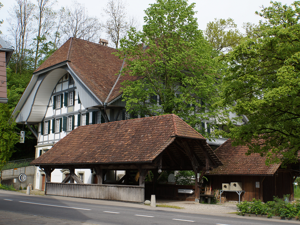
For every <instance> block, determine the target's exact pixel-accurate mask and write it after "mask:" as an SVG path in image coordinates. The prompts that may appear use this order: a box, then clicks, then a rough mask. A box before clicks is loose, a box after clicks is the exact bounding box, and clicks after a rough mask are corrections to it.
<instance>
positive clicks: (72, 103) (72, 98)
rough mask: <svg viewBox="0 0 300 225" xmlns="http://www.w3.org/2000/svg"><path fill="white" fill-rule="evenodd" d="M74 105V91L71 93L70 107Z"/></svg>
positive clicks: (69, 98)
mask: <svg viewBox="0 0 300 225" xmlns="http://www.w3.org/2000/svg"><path fill="white" fill-rule="evenodd" d="M72 105H74V91H72V92H69V97H68V106H72Z"/></svg>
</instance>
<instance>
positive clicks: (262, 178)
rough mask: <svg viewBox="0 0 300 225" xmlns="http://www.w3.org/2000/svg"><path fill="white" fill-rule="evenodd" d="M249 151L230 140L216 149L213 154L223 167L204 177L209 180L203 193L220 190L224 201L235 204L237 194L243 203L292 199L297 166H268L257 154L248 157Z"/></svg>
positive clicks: (297, 171) (297, 172)
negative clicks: (256, 200)
mask: <svg viewBox="0 0 300 225" xmlns="http://www.w3.org/2000/svg"><path fill="white" fill-rule="evenodd" d="M248 150H249V148H248V147H247V146H236V147H234V146H232V141H231V140H230V139H229V140H227V141H226V142H225V143H224V144H223V145H221V146H220V147H219V148H217V149H216V150H215V153H216V155H217V156H218V158H219V159H220V160H221V162H222V163H223V165H222V166H219V167H218V168H216V169H214V170H212V171H210V172H209V174H208V173H207V174H206V175H205V176H207V177H208V180H209V182H208V184H207V187H206V191H214V190H218V191H219V190H221V191H220V192H223V193H222V195H221V196H222V197H224V199H223V200H227V201H238V200H239V194H238V193H240V197H241V200H242V201H244V200H247V201H252V199H254V198H255V199H260V200H262V201H264V202H267V201H272V200H273V197H274V196H277V197H279V198H283V197H284V195H290V199H294V188H293V183H294V180H295V178H296V177H297V176H299V172H300V170H299V164H292V165H286V167H283V166H282V164H271V165H270V166H267V165H266V164H265V160H266V158H265V157H261V156H260V155H259V154H257V153H255V154H251V155H249V156H247V155H246V152H247V151H248Z"/></svg>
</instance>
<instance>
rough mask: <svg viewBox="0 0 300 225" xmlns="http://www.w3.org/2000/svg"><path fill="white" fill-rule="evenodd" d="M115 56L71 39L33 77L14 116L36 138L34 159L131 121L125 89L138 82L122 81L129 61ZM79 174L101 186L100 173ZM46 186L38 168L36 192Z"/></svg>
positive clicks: (60, 173)
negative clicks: (94, 129)
mask: <svg viewBox="0 0 300 225" xmlns="http://www.w3.org/2000/svg"><path fill="white" fill-rule="evenodd" d="M114 52H116V50H115V49H113V48H110V47H108V46H107V43H106V42H105V41H103V40H100V43H99V44H97V43H92V42H88V41H84V40H81V39H77V38H70V39H69V40H68V41H67V42H66V43H65V44H64V45H62V46H61V47H60V48H59V49H58V50H57V51H55V53H53V55H51V56H50V57H49V58H48V59H47V60H46V61H45V62H44V63H43V64H42V65H41V66H40V67H39V68H38V69H37V70H36V71H35V72H34V73H33V76H32V78H31V80H30V82H29V84H28V86H27V88H26V90H25V91H24V93H23V95H22V97H21V99H20V100H19V102H18V104H17V106H16V108H15V110H14V114H16V122H17V123H19V124H24V125H26V126H28V128H29V129H30V130H31V131H32V133H33V134H34V135H35V137H36V138H37V145H36V147H35V148H36V149H35V158H38V157H40V156H41V155H42V154H43V153H45V152H47V151H48V150H49V149H51V148H52V146H53V145H54V144H55V143H57V142H58V141H60V140H61V139H63V138H64V137H65V136H66V135H67V134H68V133H70V132H71V131H72V130H74V129H76V128H78V127H79V126H85V125H90V124H101V123H106V122H111V121H119V120H125V119H128V118H129V115H127V114H126V112H125V102H123V101H122V92H121V83H122V82H123V81H124V80H132V79H135V78H134V77H132V76H121V75H120V74H121V71H122V68H123V67H124V61H122V60H120V59H119V58H118V57H116V56H115V55H113V53H114ZM158 104H159V103H158ZM218 141H219V142H218ZM224 141H225V139H220V140H217V142H216V143H210V144H217V145H220V144H221V143H223V142H224ZM75 173H76V174H77V175H78V176H80V178H81V179H82V181H83V182H84V183H95V182H96V181H95V179H96V176H95V171H91V170H89V169H78V170H77V169H76V170H75ZM68 174H69V170H67V169H56V170H55V171H54V172H52V176H51V181H54V182H55V181H57V182H61V181H62V180H64V179H65V178H66V177H67V175H68ZM119 175H121V174H119ZM108 176H110V177H113V176H116V174H115V175H114V174H113V172H112V173H110V174H108ZM44 181H45V172H44V171H43V170H40V169H38V168H37V170H36V176H35V182H34V188H35V189H41V190H43V189H44V184H45V182H44Z"/></svg>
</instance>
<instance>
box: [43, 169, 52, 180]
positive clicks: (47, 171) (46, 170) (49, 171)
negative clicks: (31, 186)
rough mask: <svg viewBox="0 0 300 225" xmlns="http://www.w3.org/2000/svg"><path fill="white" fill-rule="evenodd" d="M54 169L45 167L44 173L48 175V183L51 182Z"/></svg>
mask: <svg viewBox="0 0 300 225" xmlns="http://www.w3.org/2000/svg"><path fill="white" fill-rule="evenodd" d="M53 170H54V169H52V168H49V167H45V168H44V172H45V174H46V180H45V181H46V182H51V173H52V172H53Z"/></svg>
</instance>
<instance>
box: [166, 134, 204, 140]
mask: <svg viewBox="0 0 300 225" xmlns="http://www.w3.org/2000/svg"><path fill="white" fill-rule="evenodd" d="M171 137H179V138H187V139H195V140H206V138H200V137H199V138H196V137H188V136H182V135H177V134H175V135H172V136H171Z"/></svg>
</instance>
